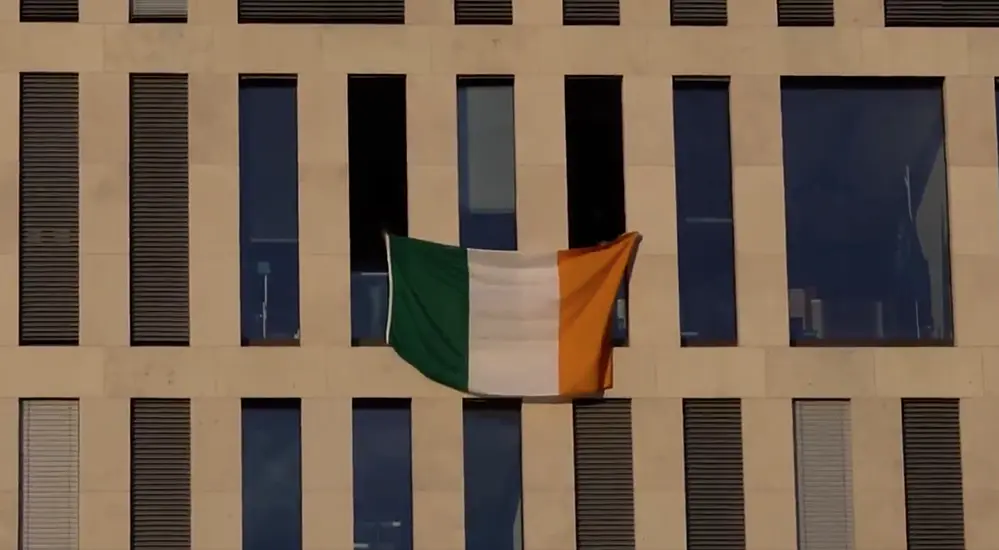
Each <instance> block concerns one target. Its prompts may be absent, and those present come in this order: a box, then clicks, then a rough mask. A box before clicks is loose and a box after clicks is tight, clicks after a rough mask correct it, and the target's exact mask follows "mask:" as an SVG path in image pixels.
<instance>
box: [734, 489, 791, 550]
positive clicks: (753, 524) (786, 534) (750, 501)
mask: <svg viewBox="0 0 999 550" xmlns="http://www.w3.org/2000/svg"><path fill="white" fill-rule="evenodd" d="M791 471H792V472H793V471H794V470H791ZM745 506H746V549H747V550H773V549H775V548H781V549H787V550H792V549H794V548H797V547H798V544H797V542H798V529H797V522H795V521H793V520H791V519H790V518H794V517H795V512H796V508H795V494H794V486H793V485H792V486H791V487H790V488H784V489H752V490H750V489H747V490H746V501H745Z"/></svg>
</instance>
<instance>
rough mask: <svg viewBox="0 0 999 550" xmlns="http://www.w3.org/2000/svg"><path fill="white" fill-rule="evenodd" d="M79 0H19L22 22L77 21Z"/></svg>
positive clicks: (78, 17) (78, 19)
mask: <svg viewBox="0 0 999 550" xmlns="http://www.w3.org/2000/svg"><path fill="white" fill-rule="evenodd" d="M79 21H80V2H79V0H21V22H22V23H77V22H79Z"/></svg>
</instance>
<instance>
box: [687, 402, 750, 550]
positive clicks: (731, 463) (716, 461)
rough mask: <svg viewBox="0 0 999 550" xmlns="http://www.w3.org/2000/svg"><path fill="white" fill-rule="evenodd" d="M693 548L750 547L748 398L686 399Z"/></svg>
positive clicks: (733, 549) (690, 543)
mask: <svg viewBox="0 0 999 550" xmlns="http://www.w3.org/2000/svg"><path fill="white" fill-rule="evenodd" d="M683 456H684V469H685V478H686V486H687V550H745V548H746V512H745V497H744V491H743V471H742V403H741V401H740V400H738V399H684V400H683Z"/></svg>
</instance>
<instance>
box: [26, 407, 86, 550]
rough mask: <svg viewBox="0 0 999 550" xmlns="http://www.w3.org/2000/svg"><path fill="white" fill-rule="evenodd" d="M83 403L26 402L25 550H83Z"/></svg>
mask: <svg viewBox="0 0 999 550" xmlns="http://www.w3.org/2000/svg"><path fill="white" fill-rule="evenodd" d="M79 421H80V412H79V402H78V401H76V400H70V399H26V400H23V401H22V402H21V549H22V550H52V549H55V548H58V549H59V550H75V549H77V548H79V487H80V483H79V469H80V468H79V464H80V441H79Z"/></svg>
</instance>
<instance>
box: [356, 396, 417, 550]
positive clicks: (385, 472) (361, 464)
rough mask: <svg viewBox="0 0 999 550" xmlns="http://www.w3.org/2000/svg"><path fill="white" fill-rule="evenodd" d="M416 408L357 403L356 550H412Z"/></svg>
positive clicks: (400, 402)
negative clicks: (386, 549)
mask: <svg viewBox="0 0 999 550" xmlns="http://www.w3.org/2000/svg"><path fill="white" fill-rule="evenodd" d="M411 413H412V408H411V405H410V401H409V400H408V399H355V400H354V413H353V432H354V436H353V446H354V548H371V549H375V548H391V549H392V550H413V454H412V452H413V445H412V433H411V430H412V414H411Z"/></svg>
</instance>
